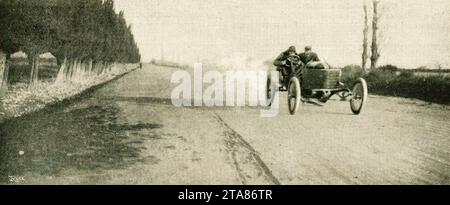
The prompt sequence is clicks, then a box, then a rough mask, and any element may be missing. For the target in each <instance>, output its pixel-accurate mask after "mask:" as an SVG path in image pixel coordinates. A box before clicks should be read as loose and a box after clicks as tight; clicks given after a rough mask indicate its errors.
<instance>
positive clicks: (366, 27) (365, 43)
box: [361, 1, 369, 73]
mask: <svg viewBox="0 0 450 205" xmlns="http://www.w3.org/2000/svg"><path fill="white" fill-rule="evenodd" d="M363 10H364V29H363V36H364V38H363V52H362V56H361V57H362V65H361V67H362V69H363V72H364V73H367V69H366V65H367V60H368V59H369V54H368V53H367V50H368V48H367V47H368V44H369V42H368V37H367V36H368V33H369V19H368V17H367V4H366V2H365V1H364V5H363Z"/></svg>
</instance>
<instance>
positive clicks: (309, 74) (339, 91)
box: [266, 55, 368, 115]
mask: <svg viewBox="0 0 450 205" xmlns="http://www.w3.org/2000/svg"><path fill="white" fill-rule="evenodd" d="M286 67H287V68H290V69H291V70H292V71H291V72H290V73H291V74H290V75H288V76H285V75H283V72H281V68H280V67H278V68H277V71H278V73H279V74H278V77H279V81H278V82H279V83H275V82H274V81H273V80H272V78H273V77H274V76H271V75H269V76H268V78H267V88H266V92H267V100H268V105H269V106H271V104H272V103H273V99H274V96H275V92H277V91H287V100H288V108H289V112H290V114H292V115H294V114H295V113H296V112H297V110H298V107H299V106H300V102H303V103H305V102H313V101H312V100H313V99H316V100H318V101H319V102H317V103H313V104H317V105H321V104H322V103H326V102H327V101H328V100H329V99H330V98H331V97H332V96H334V95H338V96H339V97H340V98H341V100H343V101H345V100H347V99H350V100H349V101H350V108H351V110H352V112H353V113H354V114H356V115H357V114H359V113H360V112H361V110H362V108H363V105H364V103H365V102H366V101H367V95H368V91H367V83H366V81H365V80H364V79H363V78H359V79H357V80H356V82H355V83H354V84H353V85H352V86H351V87H348V86H346V85H344V84H343V83H341V74H342V73H341V70H340V69H335V68H331V66H329V65H328V63H326V62H322V61H321V62H310V63H308V64H306V65H305V64H304V63H302V62H301V60H300V57H299V56H297V55H292V56H289V57H288V59H287V60H286Z"/></svg>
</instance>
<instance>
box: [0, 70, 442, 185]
mask: <svg viewBox="0 0 450 205" xmlns="http://www.w3.org/2000/svg"><path fill="white" fill-rule="evenodd" d="M174 71H175V69H173V68H167V67H159V66H153V65H146V66H144V68H143V69H141V70H136V71H134V72H132V73H129V74H127V75H126V76H124V77H122V78H121V79H119V80H117V81H114V82H111V83H109V84H107V85H106V86H104V87H102V88H100V89H98V90H96V91H94V92H93V93H90V94H89V95H87V96H84V97H82V98H80V99H78V100H76V101H75V102H71V103H70V104H63V105H59V106H53V107H51V108H49V109H46V110H43V111H40V112H37V113H34V114H31V115H28V116H24V117H21V118H18V119H15V120H12V121H9V122H7V123H5V124H3V125H1V126H0V131H1V132H0V137H1V138H0V146H1V147H0V149H1V150H0V154H1V156H0V162H1V163H0V175H1V176H0V182H1V183H7V184H450V178H449V175H450V149H449V147H450V110H449V108H448V107H446V106H438V105H430V104H428V103H424V102H421V101H415V100H407V99H401V98H392V97H381V96H370V97H369V101H368V103H367V104H366V106H365V110H364V111H363V113H362V114H361V115H359V116H355V115H352V114H351V111H350V108H349V104H348V102H340V101H338V100H332V101H330V102H329V103H327V104H326V106H323V107H317V106H314V105H310V104H305V105H302V106H301V107H300V109H299V112H298V114H297V115H295V116H291V115H289V114H288V111H287V107H286V102H285V94H282V95H281V98H280V99H281V104H280V105H281V111H280V114H279V115H278V116H276V117H274V118H261V117H260V110H259V108H251V107H239V108H222V107H216V108H205V107H195V108H176V107H174V106H173V105H172V104H171V101H170V93H171V91H172V89H173V87H174V86H175V85H173V84H170V77H171V75H172V73H173V72H174Z"/></svg>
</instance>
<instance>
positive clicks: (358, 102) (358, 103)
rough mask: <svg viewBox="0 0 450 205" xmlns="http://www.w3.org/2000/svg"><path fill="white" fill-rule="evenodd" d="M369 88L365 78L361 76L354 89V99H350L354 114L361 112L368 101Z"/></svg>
mask: <svg viewBox="0 0 450 205" xmlns="http://www.w3.org/2000/svg"><path fill="white" fill-rule="evenodd" d="M367 97H368V90H367V83H366V81H365V80H364V79H362V78H359V79H358V80H357V81H356V83H355V85H354V86H353V89H352V99H350V108H351V109H352V112H353V114H355V115H358V114H360V113H361V110H362V108H363V107H364V104H365V103H366V102H367Z"/></svg>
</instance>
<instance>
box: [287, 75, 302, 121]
mask: <svg viewBox="0 0 450 205" xmlns="http://www.w3.org/2000/svg"><path fill="white" fill-rule="evenodd" d="M292 92H294V93H292ZM301 94H302V93H301V87H300V81H299V80H298V78H297V77H292V78H291V79H290V80H289V86H288V94H287V96H288V97H287V98H288V109H289V113H290V114H291V115H295V113H296V112H297V110H298V107H299V106H300V98H301V96H302V95H301ZM292 96H295V100H294V102H293V103H294V104H292V101H291V98H292Z"/></svg>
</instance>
